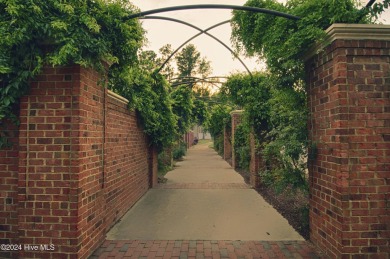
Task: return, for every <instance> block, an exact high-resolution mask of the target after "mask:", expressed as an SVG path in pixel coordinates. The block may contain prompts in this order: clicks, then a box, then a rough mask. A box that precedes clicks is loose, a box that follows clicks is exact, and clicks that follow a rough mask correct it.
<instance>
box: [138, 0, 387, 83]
mask: <svg viewBox="0 0 390 259" xmlns="http://www.w3.org/2000/svg"><path fill="white" fill-rule="evenodd" d="M280 1H281V2H283V0H280ZM368 1H369V0H362V3H363V4H365V3H367V2H368ZM377 1H379V0H377ZM131 2H132V3H133V4H134V5H135V6H137V7H139V8H140V9H141V11H147V10H152V9H157V8H163V7H171V6H179V5H193V4H227V5H244V4H245V2H246V0H186V1H183V0H131ZM154 15H156V16H166V17H171V18H175V19H179V20H183V21H186V22H188V23H191V24H193V25H195V26H197V27H199V28H201V29H206V28H208V27H211V26H213V25H215V24H217V23H220V22H222V21H225V20H228V19H231V17H232V14H231V10H217V9H211V10H205V9H202V10H196V9H195V10H181V11H174V12H166V13H159V14H154ZM382 17H383V18H384V19H385V21H383V23H385V24H390V10H386V14H385V15H383V16H382ZM142 23H143V27H144V28H145V29H146V31H147V35H146V37H147V38H148V41H149V45H148V46H147V48H145V49H150V50H154V51H155V52H156V53H158V50H159V48H161V47H162V46H163V45H165V44H168V43H169V44H171V45H172V47H173V49H176V48H177V47H179V46H180V45H181V44H182V43H184V42H185V41H186V40H188V39H189V38H190V37H192V36H194V35H195V34H197V33H198V31H197V30H195V29H193V28H190V27H188V26H185V25H182V24H178V23H174V22H170V21H162V20H142ZM209 33H210V34H212V35H214V36H215V37H217V38H219V39H220V40H221V41H223V42H224V43H225V44H226V45H228V46H229V47H231V48H232V49H233V47H232V46H231V42H230V36H231V35H230V34H231V28H230V24H229V23H227V24H224V25H222V26H220V27H217V28H215V29H212V30H210V31H209ZM190 43H192V44H194V45H195V46H196V48H197V49H198V50H199V52H200V53H201V54H202V56H205V57H206V58H207V59H208V60H210V61H211V66H212V68H213V73H212V75H213V76H224V75H229V74H230V73H233V72H237V71H240V72H241V71H242V72H244V71H246V70H245V68H244V67H243V65H242V64H241V63H240V62H239V60H237V59H234V58H233V56H232V55H231V53H230V52H229V51H228V50H227V49H226V48H225V47H223V46H222V45H221V44H220V43H218V42H217V41H215V40H214V39H212V38H211V37H209V36H207V35H201V36H199V37H198V38H196V39H194V40H193V41H191V42H190ZM240 58H241V59H242V60H243V61H244V63H245V64H246V65H247V67H248V68H249V70H251V71H255V70H260V69H261V67H262V65H261V64H259V62H257V61H256V59H247V58H245V57H242V56H241V57H240Z"/></svg>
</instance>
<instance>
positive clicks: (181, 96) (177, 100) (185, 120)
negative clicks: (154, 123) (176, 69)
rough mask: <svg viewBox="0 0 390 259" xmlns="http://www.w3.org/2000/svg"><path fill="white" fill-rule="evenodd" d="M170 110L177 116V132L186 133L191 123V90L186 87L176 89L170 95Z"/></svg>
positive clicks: (192, 96)
mask: <svg viewBox="0 0 390 259" xmlns="http://www.w3.org/2000/svg"><path fill="white" fill-rule="evenodd" d="M171 98H172V102H173V104H172V110H173V113H174V114H175V115H176V116H177V132H178V133H179V134H180V135H182V134H184V133H186V132H187V131H188V130H189V129H190V126H191V124H192V122H193V114H192V112H193V109H194V102H193V99H194V95H193V92H192V89H191V88H190V87H188V86H186V85H182V86H179V87H176V88H175V89H174V90H173V91H172V93H171Z"/></svg>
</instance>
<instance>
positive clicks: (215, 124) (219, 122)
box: [206, 105, 232, 154]
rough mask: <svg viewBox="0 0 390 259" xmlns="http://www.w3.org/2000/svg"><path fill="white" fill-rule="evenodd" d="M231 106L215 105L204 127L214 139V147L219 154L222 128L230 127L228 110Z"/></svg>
mask: <svg viewBox="0 0 390 259" xmlns="http://www.w3.org/2000/svg"><path fill="white" fill-rule="evenodd" d="M231 111H232V108H231V107H230V106H228V105H215V106H213V107H212V109H211V112H210V119H209V121H208V122H207V124H206V129H207V130H208V131H209V132H210V134H211V136H212V137H213V140H214V148H215V150H216V151H217V152H218V153H219V154H223V148H224V147H223V146H224V144H223V141H224V140H223V139H224V129H225V128H227V130H229V129H230V128H231V116H230V112H231Z"/></svg>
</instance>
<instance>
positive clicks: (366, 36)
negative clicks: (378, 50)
mask: <svg viewBox="0 0 390 259" xmlns="http://www.w3.org/2000/svg"><path fill="white" fill-rule="evenodd" d="M325 33H326V34H327V35H326V37H325V39H324V40H323V41H322V42H319V43H317V44H314V46H312V47H311V48H309V50H308V51H307V52H306V54H305V55H304V57H303V58H304V60H305V61H306V60H308V59H309V58H311V57H313V56H314V55H316V54H318V52H320V51H321V50H322V49H323V48H324V47H326V46H328V45H329V44H331V43H332V42H333V41H335V40H382V41H388V40H390V25H388V24H348V23H335V24H332V25H331V26H330V27H329V28H328V29H327V30H326V31H325Z"/></svg>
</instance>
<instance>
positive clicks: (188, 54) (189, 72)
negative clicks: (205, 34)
mask: <svg viewBox="0 0 390 259" xmlns="http://www.w3.org/2000/svg"><path fill="white" fill-rule="evenodd" d="M200 59H201V58H200V53H199V51H198V50H197V49H196V48H195V46H194V45H193V44H189V45H187V46H186V47H185V48H183V49H182V50H181V51H180V52H179V53H178V54H177V56H176V64H177V69H178V70H179V77H189V76H195V74H196V70H197V68H198V67H199V64H200V61H201V60H200Z"/></svg>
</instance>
